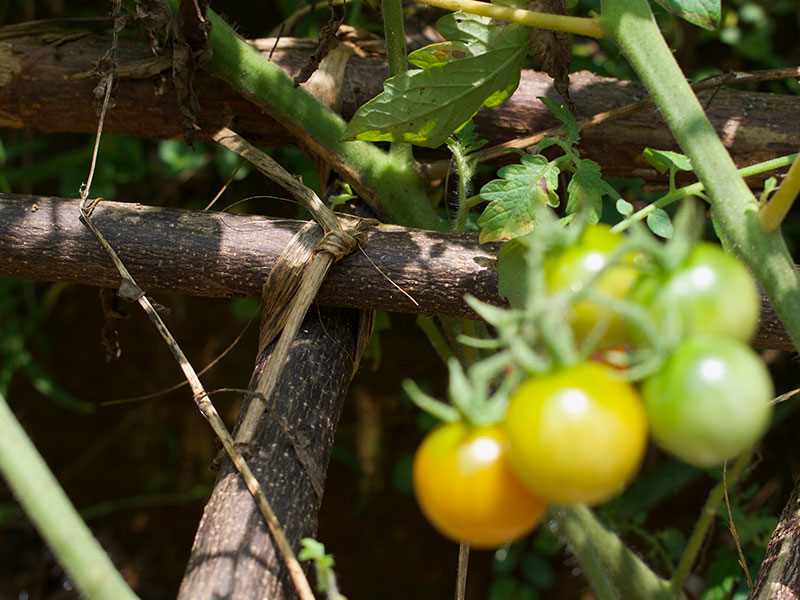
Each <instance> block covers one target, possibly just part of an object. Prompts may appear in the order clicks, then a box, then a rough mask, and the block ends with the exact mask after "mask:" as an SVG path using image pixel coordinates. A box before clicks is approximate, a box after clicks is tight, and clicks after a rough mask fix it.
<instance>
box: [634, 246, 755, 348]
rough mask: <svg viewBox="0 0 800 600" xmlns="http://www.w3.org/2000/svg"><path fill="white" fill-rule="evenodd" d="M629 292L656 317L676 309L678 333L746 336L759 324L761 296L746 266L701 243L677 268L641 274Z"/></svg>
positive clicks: (665, 316)
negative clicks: (658, 272) (654, 275)
mask: <svg viewBox="0 0 800 600" xmlns="http://www.w3.org/2000/svg"><path fill="white" fill-rule="evenodd" d="M633 296H634V297H635V298H636V299H637V300H639V301H641V302H643V303H645V304H647V305H648V306H649V307H650V308H651V310H652V311H653V315H654V319H655V320H656V321H664V320H665V318H667V317H668V315H669V313H668V311H675V313H676V314H677V316H678V318H679V325H680V329H681V333H682V334H683V335H694V334H710V335H724V336H727V337H731V338H736V339H738V340H742V341H743V342H746V341H748V340H749V339H750V338H751V337H752V335H753V332H754V331H755V328H756V325H757V324H758V316H759V313H760V310H761V301H760V299H759V295H758V290H757V288H756V285H755V283H754V282H753V278H752V277H751V276H750V272H749V271H748V270H747V267H745V266H744V264H743V263H742V262H740V261H739V260H738V259H737V258H735V257H734V256H732V255H730V254H727V253H725V251H724V250H722V248H720V247H719V246H717V245H716V244H711V243H709V242H700V243H699V244H697V245H696V246H695V247H694V248H693V249H692V251H691V252H690V253H689V255H688V257H687V258H686V261H685V262H684V263H683V264H682V265H681V266H680V267H679V268H678V269H676V270H674V271H672V272H670V273H666V274H664V275H662V276H660V277H652V278H644V279H642V280H641V283H640V284H638V285H637V287H636V291H635V292H634V293H633Z"/></svg>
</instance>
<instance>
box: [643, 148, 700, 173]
mask: <svg viewBox="0 0 800 600" xmlns="http://www.w3.org/2000/svg"><path fill="white" fill-rule="evenodd" d="M642 156H644V158H645V159H646V160H647V162H649V163H650V164H651V165H652V166H653V167H654V168H655V169H656V170H657V171H658V172H659V173H662V174H663V173H666V172H667V170H671V171H691V170H692V161H691V159H690V158H689V157H688V156H685V155H683V154H679V153H677V152H670V151H668V150H653V149H652V148H645V149H644V152H642Z"/></svg>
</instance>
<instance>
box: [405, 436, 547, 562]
mask: <svg viewBox="0 0 800 600" xmlns="http://www.w3.org/2000/svg"><path fill="white" fill-rule="evenodd" d="M413 478H414V494H415V496H416V498H417V502H418V503H419V506H420V508H421V509H422V512H423V513H424V514H425V516H426V517H427V518H428V521H430V523H431V524H432V525H433V526H434V527H436V529H438V530H439V532H440V533H442V534H444V535H445V536H446V537H449V538H450V539H452V540H453V541H456V542H461V541H463V542H469V543H470V544H471V545H473V546H475V547H477V548H497V547H499V546H504V545H506V544H508V543H510V542H513V541H515V540H517V539H519V538H521V537H523V536H525V535H527V534H528V533H530V532H531V531H532V530H533V529H534V528H535V527H536V526H537V525H538V524H539V521H540V519H541V517H542V514H543V513H544V510H545V502H544V500H542V499H541V498H539V497H538V496H536V495H535V494H533V493H531V492H530V491H529V490H528V489H526V488H525V486H524V485H522V483H521V482H520V481H519V480H518V479H517V477H516V476H515V475H514V473H513V471H512V469H511V466H510V465H509V463H508V442H507V441H506V437H505V433H504V432H503V430H502V429H501V428H500V427H498V426H484V427H471V426H469V425H467V424H465V423H448V424H446V425H441V426H439V427H437V428H436V429H434V430H433V431H432V432H431V433H429V434H428V435H427V436H426V437H425V439H424V440H423V441H422V444H420V447H419V448H418V449H417V452H416V454H415V456H414V468H413Z"/></svg>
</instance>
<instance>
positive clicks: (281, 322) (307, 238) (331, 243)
mask: <svg viewBox="0 0 800 600" xmlns="http://www.w3.org/2000/svg"><path fill="white" fill-rule="evenodd" d="M214 141H216V142H217V143H219V144H220V145H222V146H224V147H225V148H228V149H229V150H232V151H233V152H236V153H237V154H239V155H240V156H241V157H243V158H245V159H247V160H248V161H249V162H251V163H252V164H253V165H254V166H255V167H256V168H257V169H258V170H259V171H261V172H262V173H263V174H265V175H266V176H267V177H269V178H270V179H272V180H273V181H275V182H276V183H278V184H279V185H281V186H282V187H284V188H285V189H286V190H287V191H288V192H289V193H291V194H292V196H293V197H294V198H295V199H296V200H298V201H299V202H301V203H302V204H303V206H305V207H306V208H307V209H308V210H309V211H310V212H311V214H312V216H313V217H314V219H315V221H316V222H317V224H318V225H317V224H314V223H309V224H308V225H306V226H305V227H303V228H302V229H301V230H300V231H299V232H298V233H297V234H296V235H295V236H294V237H293V238H292V240H291V241H290V243H289V244H288V245H287V247H286V248H285V249H284V251H283V253H282V254H281V256H280V257H279V258H278V261H277V263H276V264H275V266H274V267H273V269H272V271H271V272H270V275H269V277H268V279H267V281H266V283H265V284H264V288H263V293H262V300H263V303H264V306H263V315H262V321H261V329H260V332H259V353H260V352H262V351H263V350H264V348H266V347H267V345H269V344H270V343H271V342H272V340H273V339H275V337H276V336H277V335H278V333H279V332H281V331H282V333H281V335H280V338H279V339H278V342H277V344H276V346H275V349H274V350H273V352H272V355H271V356H270V359H269V361H268V362H267V366H266V368H265V369H264V373H263V375H262V377H261V378H260V379H259V381H258V383H257V386H256V389H255V392H256V393H257V394H258V397H259V398H260V399H261V401H258V402H256V401H254V402H251V403H250V405H249V407H248V410H247V413H246V414H245V416H244V419H243V420H242V423H241V426H240V427H239V432H238V433H237V435H236V444H237V446H239V447H241V446H245V447H246V445H247V444H249V443H250V441H251V440H252V438H253V434H254V432H255V430H256V427H257V425H258V422H259V420H260V419H261V416H262V415H263V414H264V411H265V410H266V405H265V401H268V400H269V397H270V395H271V394H272V391H273V390H274V388H275V384H276V382H277V380H278V376H279V374H280V372H281V370H282V369H283V366H284V364H285V363H286V359H287V357H288V355H289V350H290V348H291V344H292V341H293V340H294V338H295V336H296V335H297V331H298V330H299V328H300V325H301V324H302V322H303V318H304V317H305V314H306V312H307V311H308V307H309V306H310V305H311V303H312V301H313V300H314V298H315V297H316V295H317V292H318V291H319V288H320V286H321V285H322V282H323V280H324V279H325V275H326V274H327V272H328V269H330V267H331V265H333V264H334V263H335V262H336V261H338V260H339V259H341V258H343V257H344V256H347V254H349V253H350V252H352V251H353V250H355V249H356V248H357V247H358V245H359V244H361V243H363V241H364V230H365V229H366V228H368V227H370V226H372V225H373V224H374V223H375V221H373V220H369V219H352V220H350V219H348V220H346V221H344V220H343V221H344V222H343V223H341V222H340V220H339V219H338V218H337V217H336V215H334V214H333V212H332V211H331V210H330V209H329V208H328V207H327V206H326V205H325V204H324V203H323V202H322V200H320V198H319V197H318V196H317V194H316V193H314V191H313V190H311V189H309V188H307V187H306V186H304V185H303V184H302V183H300V182H299V181H298V180H297V179H296V178H295V177H293V176H292V175H291V174H290V173H289V172H287V171H286V170H285V169H284V168H283V167H281V166H280V165H279V164H278V163H277V162H275V161H274V160H273V159H272V158H270V157H269V156H267V155H266V154H264V153H263V152H261V151H260V150H259V149H258V148H256V147H255V146H253V145H252V144H250V143H248V142H247V141H245V140H244V139H242V137H241V136H239V135H238V134H237V133H235V132H233V131H231V130H230V129H228V128H224V129H221V130H219V131H218V132H217V133H216V134H215V135H214ZM320 226H321V228H322V230H320ZM369 321H371V319H369V317H367V318H362V325H367V324H368V322H369ZM370 329H371V327H368V326H366V327H362V328H361V331H360V335H359V338H360V340H361V339H363V338H367V339H368V338H369V334H370V333H371V331H370ZM364 345H365V342H364V343H362V342H361V341H360V342H359V349H363V346H364ZM357 358H358V357H356V361H355V362H356V363H357ZM309 475H310V476H311V481H312V483H313V484H314V489H315V491H316V492H317V494H318V495H321V493H322V489H321V482H319V481H318V480H317V478H314V477H313V476H312V475H311V474H309Z"/></svg>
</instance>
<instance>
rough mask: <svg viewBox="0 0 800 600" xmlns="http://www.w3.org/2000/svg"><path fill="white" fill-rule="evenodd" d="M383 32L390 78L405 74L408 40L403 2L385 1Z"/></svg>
mask: <svg viewBox="0 0 800 600" xmlns="http://www.w3.org/2000/svg"><path fill="white" fill-rule="evenodd" d="M381 4H382V8H383V32H384V36H385V37H386V56H387V58H388V59H389V77H394V76H395V75H398V74H400V73H403V72H404V71H405V70H406V69H407V68H408V67H407V66H406V39H405V36H406V34H405V27H404V24H403V0H383V2H381Z"/></svg>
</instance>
